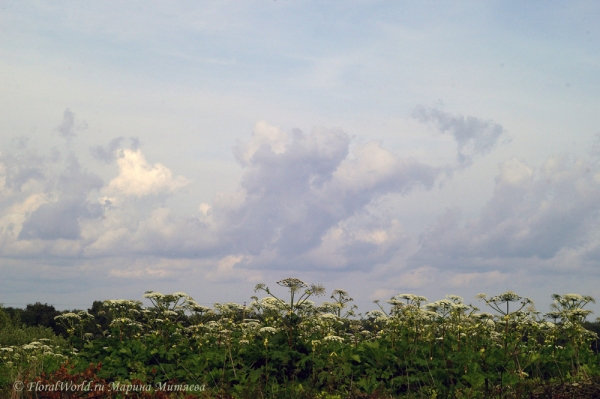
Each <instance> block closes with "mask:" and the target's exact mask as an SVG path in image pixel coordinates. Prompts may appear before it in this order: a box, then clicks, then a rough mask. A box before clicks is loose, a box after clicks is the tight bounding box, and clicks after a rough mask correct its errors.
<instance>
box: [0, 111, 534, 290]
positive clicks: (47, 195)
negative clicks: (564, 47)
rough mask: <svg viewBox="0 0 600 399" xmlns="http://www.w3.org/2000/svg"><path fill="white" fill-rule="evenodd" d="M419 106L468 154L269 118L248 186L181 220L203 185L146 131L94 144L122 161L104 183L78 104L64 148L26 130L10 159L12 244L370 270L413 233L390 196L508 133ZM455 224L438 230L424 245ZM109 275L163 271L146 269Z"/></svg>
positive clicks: (421, 115)
mask: <svg viewBox="0 0 600 399" xmlns="http://www.w3.org/2000/svg"><path fill="white" fill-rule="evenodd" d="M413 116H414V117H415V118H416V119H418V120H420V121H422V122H427V123H429V122H432V123H434V125H435V126H436V127H437V128H438V130H439V132H440V134H450V135H452V137H454V139H455V141H456V143H457V146H456V157H457V159H458V163H457V164H452V165H442V166H439V165H438V166H433V165H430V164H428V163H425V162H423V161H418V160H415V159H413V158H410V157H402V156H400V155H398V154H395V153H393V152H392V151H390V150H389V149H386V148H385V147H384V146H383V145H382V143H381V142H378V141H370V142H365V143H356V142H354V141H353V140H352V138H351V137H350V136H349V135H348V134H347V133H345V132H344V131H343V130H341V129H325V128H316V129H314V130H313V131H311V132H310V133H304V132H302V131H300V130H298V129H294V130H292V131H290V132H286V131H283V130H282V129H280V128H278V127H276V126H273V125H270V124H269V123H267V122H265V121H259V122H258V123H256V125H255V127H254V129H253V132H252V137H251V139H250V140H247V141H240V142H238V143H237V145H236V146H235V147H234V148H233V155H234V157H235V159H236V160H237V162H238V163H239V165H240V166H241V167H242V168H243V170H244V173H243V175H242V177H241V180H240V181H239V182H238V184H237V188H236V189H235V190H234V191H232V192H227V193H218V194H217V195H216V196H215V197H214V199H213V201H212V203H210V204H207V203H203V204H199V206H198V212H197V213H196V214H190V215H188V216H184V217H182V216H174V212H173V211H172V209H171V208H170V207H169V206H168V205H167V203H168V199H169V198H171V197H173V196H176V195H180V194H181V193H182V189H184V188H185V187H187V186H189V185H191V184H194V183H193V182H192V181H191V180H190V179H188V178H186V177H184V176H175V175H174V174H173V172H172V171H171V170H170V169H169V168H168V167H167V166H165V165H163V164H161V163H151V162H148V160H147V159H146V157H145V156H144V154H143V152H142V149H141V148H140V146H139V142H138V141H137V139H131V140H129V145H127V146H125V145H124V144H127V143H128V142H127V141H126V140H125V139H124V138H122V137H117V138H115V139H112V140H110V141H109V142H108V144H106V145H95V146H92V147H91V148H90V154H91V155H92V157H93V158H94V159H96V160H97V161H100V163H101V164H108V165H114V166H116V168H117V170H118V172H117V174H116V175H114V176H113V177H112V178H110V179H107V181H104V180H103V179H101V178H100V177H99V176H98V175H97V174H94V173H93V172H90V171H88V170H87V169H85V168H84V167H82V166H81V164H80V161H79V158H78V156H77V155H76V154H75V153H74V152H73V151H72V150H71V146H70V143H71V142H72V140H75V139H77V135H76V133H75V131H76V129H77V128H76V119H75V115H74V113H73V112H71V111H70V110H66V111H65V114H64V117H63V122H62V123H61V125H60V126H59V128H58V129H57V130H58V131H59V132H60V133H61V137H63V138H64V139H65V140H66V144H68V145H67V147H66V150H63V151H62V152H61V151H59V150H57V149H54V150H53V155H51V156H40V155H38V154H37V152H36V151H35V149H32V148H30V147H28V146H27V143H26V140H24V141H23V140H22V142H21V144H20V148H19V149H18V151H17V152H14V153H11V154H13V155H10V156H9V155H3V156H2V157H1V158H0V182H1V184H2V202H1V207H0V215H1V216H0V225H1V227H2V230H1V233H0V234H1V236H2V241H1V244H0V245H1V246H0V250H1V251H2V254H3V256H12V257H22V258H27V257H38V258H40V257H44V256H46V257H56V258H65V259H67V258H68V259H87V260H90V259H102V258H111V257H115V256H116V257H123V258H131V259H137V258H139V257H154V258H156V259H187V260H190V261H193V260H201V259H203V260H210V261H211V262H213V263H214V264H215V267H214V268H213V269H212V270H211V271H209V277H210V278H214V279H219V278H231V276H232V275H235V274H236V272H234V271H237V274H238V276H240V275H241V276H244V275H246V276H248V274H247V273H246V272H244V270H261V269H280V270H294V269H302V270H317V271H318V270H331V271H335V270H338V271H348V270H370V269H371V268H373V267H374V266H376V265H378V264H383V263H386V262H389V261H390V259H392V258H393V257H394V256H395V255H397V254H398V253H399V251H401V250H402V249H403V248H405V246H406V244H407V242H408V241H409V240H410V237H409V236H408V235H407V233H406V232H405V230H404V228H403V226H402V221H401V220H400V219H401V217H399V216H398V215H393V214H391V213H389V212H388V211H386V210H385V209H381V208H380V207H379V206H378V201H379V200H380V199H381V198H383V197H385V196H388V195H409V194H410V193H411V192H413V191H415V190H429V189H431V188H432V187H434V186H435V182H436V181H437V180H438V179H439V178H440V177H441V176H443V175H445V174H447V173H448V172H449V171H450V172H452V171H453V170H458V169H462V168H465V167H467V166H468V165H469V164H470V163H472V161H473V158H474V157H475V156H477V155H484V154H485V153H487V152H489V151H490V150H491V149H492V148H493V147H494V146H495V145H496V144H497V141H498V139H499V137H500V136H501V134H502V132H503V129H502V127H501V126H500V125H498V124H496V123H493V122H484V121H482V120H480V119H478V118H474V117H467V118H463V117H456V116H452V115H449V114H446V113H444V112H442V111H439V110H437V109H429V108H418V109H417V110H416V111H415V113H414V115H413ZM63 153H64V154H65V155H63ZM50 166H51V167H50ZM512 168H513V169H515V170H517V171H514V170H513V171H512V172H511V171H508V172H506V173H507V174H508V175H511V173H512V175H515V174H517V175H519V173H521V174H523V173H525V172H519V170H520V169H519V168H521V169H524V168H525V169H526V167H524V166H519V167H517V166H513V167H512ZM525 169H524V170H525ZM512 175H511V176H512ZM519 176H520V175H519ZM514 179H516V180H519V179H520V178H517V177H513V180H514ZM507 181H508V180H507ZM519 181H520V180H519ZM510 184H512V183H510ZM510 184H509V183H506V184H504V186H507V187H509V186H510ZM504 186H502V187H504ZM510 187H512V186H510ZM510 187H509V188H506V189H503V190H505V191H507V192H509V191H511V190H513V189H511V188H510ZM513 191H514V190H513ZM507 195H508V194H507ZM514 195H517V194H514ZM496 208H497V207H496ZM496 208H495V209H496ZM496 212H499V210H497V209H496ZM449 217H450V216H447V218H449ZM488 218H492V219H494V218H495V219H494V220H497V219H498V218H499V216H497V215H496V216H494V215H490V216H488ZM490 223H492V222H490ZM482 228H483V227H482ZM515 229H516V227H515ZM443 231H444V230H443V227H436V228H435V229H434V230H432V232H429V233H427V234H428V235H426V236H424V238H423V239H422V241H423V248H429V247H431V246H432V245H433V244H432V243H433V242H435V241H436V240H437V238H435V239H434V237H438V236H441V235H443ZM428 237H431V238H428ZM442 238H443V237H442ZM454 239H456V237H455V238H454ZM447 240H448V239H447ZM489 240H490V242H492V241H494V238H493V237H490V239H489ZM532 240H534V241H535V239H533V238H532ZM437 245H439V244H437ZM489 246H492V244H489ZM515 248H517V247H515ZM528 248H529V247H528ZM434 249H435V250H434V251H433V252H432V253H441V252H443V248H441V249H440V248H437V247H436V248H434ZM436 251H437V252H436ZM515 251H517V249H515ZM418 256H420V255H419V254H417V255H416V257H417V258H418ZM415 259H416V258H415ZM143 270H146V272H143ZM110 273H112V274H113V275H119V276H124V277H127V276H131V277H136V278H137V277H139V276H140V274H141V275H143V274H144V273H146V274H147V275H149V276H150V275H155V276H162V275H164V273H163V272H161V271H157V270H151V269H144V268H139V267H138V268H136V269H135V270H133V271H132V270H130V271H127V270H116V269H114V270H113V271H111V272H110ZM115 273H116V274H115ZM161 273H163V274H161ZM244 273H246V274H244Z"/></svg>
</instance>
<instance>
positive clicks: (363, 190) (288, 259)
mask: <svg viewBox="0 0 600 399" xmlns="http://www.w3.org/2000/svg"><path fill="white" fill-rule="evenodd" d="M350 142H351V139H350V137H349V136H348V135H347V134H346V133H345V132H343V131H341V130H335V129H333V130H326V129H316V130H314V131H313V132H311V133H310V134H304V133H302V132H300V131H298V130H296V131H294V132H293V134H292V137H291V138H289V139H288V141H287V142H286V143H285V146H283V147H282V146H281V141H280V140H277V141H275V142H272V143H262V144H261V145H260V146H257V147H258V148H256V150H255V151H254V152H253V153H252V154H251V155H248V154H247V153H245V151H246V150H247V148H248V146H246V147H244V146H238V147H237V148H236V149H235V152H236V154H237V158H238V159H243V160H244V162H243V164H245V167H246V172H245V173H244V175H243V177H242V180H241V182H240V186H241V188H242V189H243V193H244V198H243V202H242V203H241V204H237V205H236V206H234V207H231V206H228V205H227V204H226V203H223V204H220V203H219V202H216V203H215V204H214V207H213V209H212V215H213V217H214V219H215V220H217V222H218V225H219V226H221V227H222V228H223V233H224V238H226V239H227V241H228V242H229V243H230V245H231V248H229V250H230V251H232V252H234V253H242V254H248V255H253V256H258V255H260V254H261V253H265V252H268V253H271V254H272V255H273V256H275V258H276V260H273V262H279V265H280V266H281V264H282V263H286V264H288V265H289V264H291V263H292V262H294V260H296V261H297V260H299V259H300V258H302V259H304V261H306V258H305V256H306V254H307V253H309V252H310V251H313V250H315V249H318V248H319V247H320V246H321V245H322V243H323V239H324V237H325V236H326V234H327V233H328V231H330V229H332V228H334V227H336V226H338V225H339V224H340V223H341V222H343V221H346V220H348V219H350V218H352V217H354V216H356V215H358V214H359V213H368V211H367V210H366V206H367V205H368V204H370V203H371V202H372V201H373V200H374V199H376V198H379V197H381V196H382V195H386V194H390V193H402V194H407V193H409V192H410V191H411V190H413V189H415V188H417V187H423V188H430V187H432V185H433V183H434V181H435V179H436V177H437V176H438V175H439V174H440V172H441V170H440V169H439V168H435V167H431V166H429V165H425V164H422V163H419V162H416V161H412V160H406V159H400V158H398V157H397V156H395V155H393V154H391V153H390V152H389V151H387V150H385V149H383V148H382V147H381V145H380V144H378V143H369V144H368V145H365V146H363V147H361V148H358V149H357V151H356V152H355V153H354V154H353V157H349V148H350ZM250 147H251V146H250ZM244 154H245V155H246V156H244ZM370 217H372V218H375V216H374V215H371V216H370ZM388 222H389V221H388ZM347 229H349V230H351V229H352V228H351V227H350V226H348V227H347ZM349 230H347V231H346V233H345V234H346V236H347V239H349V238H348V236H351V235H352V233H351V232H350V231H349ZM350 241H353V243H354V244H353V245H347V246H345V247H344V246H342V247H340V248H338V250H340V251H342V252H347V253H348V255H351V253H356V251H357V248H361V249H360V250H359V252H361V253H364V254H368V253H372V252H373V251H374V250H375V248H376V247H377V245H374V244H373V243H372V242H371V243H369V242H366V241H365V242H359V241H358V240H350ZM303 257H304V258H303ZM257 262H259V263H260V262H261V261H260V260H259V261H257ZM266 263H271V262H270V261H268V262H266ZM255 266H256V265H255ZM262 266H266V264H263V265H262ZM308 266H310V265H306V264H305V267H308Z"/></svg>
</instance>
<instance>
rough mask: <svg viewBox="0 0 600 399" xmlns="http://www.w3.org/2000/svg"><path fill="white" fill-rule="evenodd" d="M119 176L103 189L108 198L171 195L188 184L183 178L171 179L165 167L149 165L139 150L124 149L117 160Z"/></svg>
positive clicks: (168, 170) (158, 164)
mask: <svg viewBox="0 0 600 399" xmlns="http://www.w3.org/2000/svg"><path fill="white" fill-rule="evenodd" d="M117 165H118V166H119V175H118V176H117V177H115V178H114V179H112V180H111V181H110V182H109V183H108V185H107V186H106V187H105V188H104V190H103V193H104V194H106V195H107V196H108V197H117V198H118V197H143V196H146V195H159V194H171V193H174V192H175V191H177V190H178V189H180V188H181V187H184V186H186V185H187V184H189V182H190V181H189V180H188V179H186V178H185V177H183V176H178V177H176V178H173V173H172V172H171V170H170V169H168V168H167V167H166V166H164V165H162V164H160V163H156V164H154V165H150V164H149V163H148V162H147V161H146V158H145V157H144V155H143V154H142V152H141V150H139V149H138V150H130V149H124V150H122V151H121V152H120V154H119V156H118V158H117Z"/></svg>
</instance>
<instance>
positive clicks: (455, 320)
mask: <svg viewBox="0 0 600 399" xmlns="http://www.w3.org/2000/svg"><path fill="white" fill-rule="evenodd" d="M277 284H278V285H279V286H280V287H279V288H277V289H274V288H275V287H273V289H271V288H269V287H267V286H266V285H264V284H258V285H257V286H256V289H255V292H256V293H257V294H260V296H261V297H260V298H259V297H258V296H253V297H252V301H251V302H250V303H249V304H248V305H247V306H246V305H239V304H236V303H223V304H219V303H217V304H214V306H213V307H212V308H208V307H204V306H201V305H199V304H198V303H196V302H195V301H194V300H193V299H192V298H191V297H189V296H188V295H186V294H184V293H181V292H178V293H174V294H161V293H158V292H152V291H149V292H147V293H146V294H145V295H144V297H145V298H146V299H147V300H148V301H150V303H151V305H150V306H143V304H142V302H141V301H134V300H107V301H104V302H94V305H93V307H92V308H91V309H89V310H88V311H65V312H58V311H56V310H55V309H54V308H53V307H52V306H49V305H42V304H39V303H37V304H35V305H28V306H27V308H26V309H14V308H0V397H2V398H65V397H69V398H124V397H127V398H196V397H200V398H252V399H254V398H285V399H288V398H307V399H308V398H321V399H334V398H339V399H341V398H543V397H548V398H572V397H573V398H585V397H590V398H592V397H600V389H599V388H598V387H599V386H600V384H599V381H600V356H599V354H598V346H597V334H596V333H595V332H594V331H598V330H599V328H598V326H599V324H598V323H588V322H586V318H587V317H588V316H589V314H590V313H591V312H590V311H589V310H587V309H585V306H586V305H587V304H589V303H590V302H593V301H594V300H593V298H591V297H589V296H581V295H577V294H566V295H553V296H552V299H553V301H554V302H553V305H552V309H550V311H549V312H547V313H545V314H542V313H540V312H538V311H536V310H535V308H534V307H533V304H532V302H531V300H529V299H527V298H524V297H521V296H519V295H517V294H515V293H513V292H510V291H509V292H506V293H504V294H501V295H497V296H491V297H489V296H486V295H484V294H480V295H478V297H477V299H478V302H477V304H478V305H479V306H481V309H479V308H477V307H475V306H474V305H471V304H467V303H465V302H464V301H463V299H462V298H460V297H458V296H454V295H448V296H447V297H446V298H445V299H442V300H438V301H435V302H431V303H430V302H428V300H427V299H426V298H424V297H422V296H417V295H412V294H401V295H397V296H395V297H393V298H391V299H390V300H388V301H387V303H379V302H376V307H377V309H376V310H372V311H369V312H366V313H364V314H359V313H357V309H356V306H353V305H352V302H353V300H352V298H350V296H349V295H348V293H346V292H345V291H343V290H334V291H333V292H332V293H330V294H329V298H328V300H327V301H325V302H322V303H321V304H318V305H317V304H316V303H315V302H314V300H315V299H316V297H320V296H324V295H327V294H326V292H325V289H324V288H323V287H322V286H320V285H314V284H313V285H308V284H306V283H304V282H302V281H300V280H298V279H296V278H289V279H285V280H281V281H278V282H277ZM19 382H21V383H20V385H19Z"/></svg>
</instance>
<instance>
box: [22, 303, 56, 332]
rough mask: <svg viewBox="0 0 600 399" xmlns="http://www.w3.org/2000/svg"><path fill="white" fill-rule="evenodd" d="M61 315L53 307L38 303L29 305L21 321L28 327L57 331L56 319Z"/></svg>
mask: <svg viewBox="0 0 600 399" xmlns="http://www.w3.org/2000/svg"><path fill="white" fill-rule="evenodd" d="M60 313H61V312H59V311H58V310H56V309H55V308H54V306H52V305H48V304H47V303H44V304H42V303H40V302H36V303H34V304H33V305H32V304H29V305H27V307H25V310H24V311H23V314H22V315H21V321H22V322H23V323H25V325H27V326H32V327H33V326H42V327H50V328H51V329H52V330H54V331H57V329H56V327H57V326H56V321H55V320H54V318H55V317H56V316H58V315H59V314H60Z"/></svg>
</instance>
